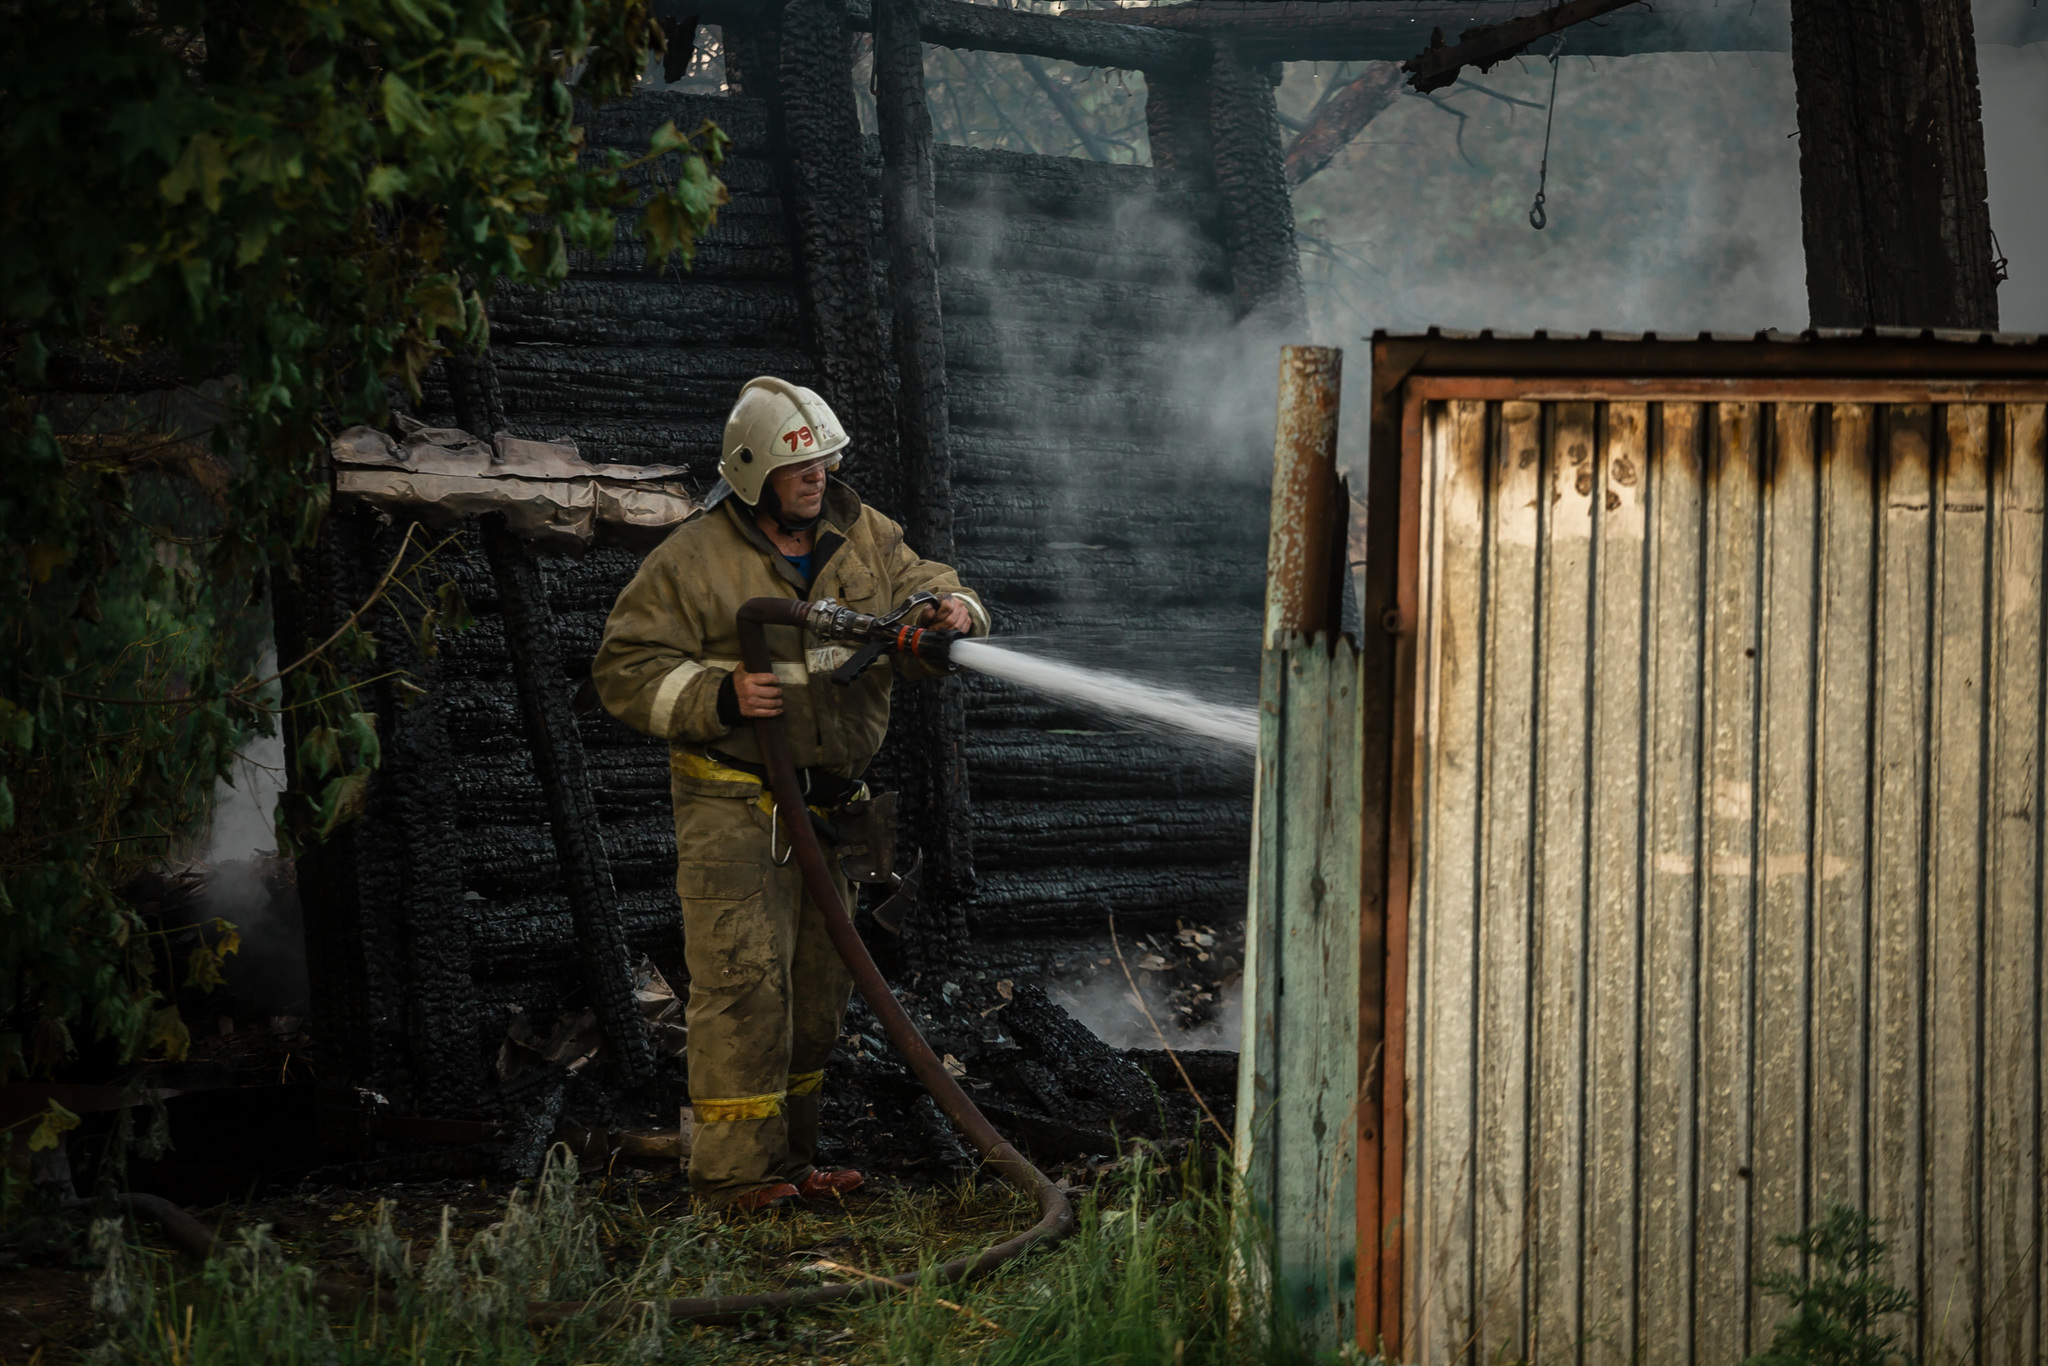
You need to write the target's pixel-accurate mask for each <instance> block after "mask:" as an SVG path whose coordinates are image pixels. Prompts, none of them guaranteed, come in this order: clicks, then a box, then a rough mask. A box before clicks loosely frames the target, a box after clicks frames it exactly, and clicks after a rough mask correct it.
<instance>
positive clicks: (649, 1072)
mask: <svg viewBox="0 0 2048 1366" xmlns="http://www.w3.org/2000/svg"><path fill="white" fill-rule="evenodd" d="M478 520H479V522H480V523H481V527H482V536H483V543H484V555H485V557H486V558H487V559H488V560H489V561H490V564H491V577H492V579H493V580H495V581H496V583H497V586H498V613H499V616H500V618H501V619H502V621H503V624H504V627H505V650H506V653H507V654H509V655H511V657H512V685H513V690H514V692H516V693H517V694H518V697H519V714H520V718H521V719H522V720H523V721H525V723H526V742H527V747H528V750H529V752H530V754H531V756H532V759H533V771H534V775H535V776H536V777H537V778H539V779H540V792H541V800H542V801H543V802H544V803H545V804H546V807H547V813H548V833H549V834H550V835H551V836H552V837H553V838H554V844H555V865H556V867H557V868H558V869H559V870H560V876H561V879H562V892H563V895H564V897H565V898H566V899H567V901H568V903H569V919H570V921H571V923H572V924H574V925H575V927H576V953H577V958H578V959H579V960H580V966H581V968H582V977H583V988H584V991H585V993H586V994H587V995H588V996H589V998H590V1005H591V1008H592V1009H593V1010H595V1011H596V1012H597V1019H598V1023H599V1024H600V1025H602V1026H603V1027H604V1033H605V1037H606V1038H607V1039H609V1040H610V1041H611V1045H612V1051H613V1063H614V1065H615V1067H616V1068H617V1070H618V1073H619V1075H620V1077H621V1079H622V1080H624V1081H625V1082H626V1083H627V1084H628V1085H639V1084H641V1083H643V1082H645V1081H648V1080H649V1079H651V1078H652V1077H653V1075H654V1045H653V1042H652V1041H651V1040H650V1039H649V1038H648V1037H647V1025H646V1022H645V1021H644V1020H643V1019H642V1017H641V1015H640V1009H639V1006H638V1005H636V1004H635V1003H634V1000H633V960H632V953H631V948H630V946H629V945H628V944H627V942H626V921H625V917H624V915H623V914H622V913H621V911H620V908H619V896H618V892H617V890H616V889H615V888H614V887H613V885H612V870H611V861H610V860H609V859H608V858H607V857H606V855H605V848H604V835H603V831H602V830H601V829H600V828H599V826H598V820H597V805H596V803H595V802H594V801H593V800H592V799H591V793H590V770H589V765H588V763H587V761H586V758H585V755H584V752H583V735H582V732H581V731H579V730H578V729H577V728H576V715H575V712H574V711H573V710H572V709H571V706H570V691H569V687H568V677H567V675H566V673H565V672H564V671H563V668H562V655H561V650H560V649H559V648H558V647H557V646H556V643H555V630H554V619H553V616H552V614H551V613H550V612H549V610H548V599H547V592H546V589H545V588H544V586H543V585H542V583H541V577H540V566H539V565H537V564H535V563H534V561H533V557H532V556H531V555H529V554H527V551H526V547H525V546H524V545H523V544H521V542H520V540H519V537H518V536H517V535H516V534H515V533H514V532H513V531H512V530H511V528H509V527H508V526H506V524H505V519H504V517H502V516H500V515H498V514H496V513H492V514H489V515H486V516H484V517H482V518H479V519H478Z"/></svg>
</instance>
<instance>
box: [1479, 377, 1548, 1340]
mask: <svg viewBox="0 0 2048 1366" xmlns="http://www.w3.org/2000/svg"><path fill="white" fill-rule="evenodd" d="M1542 419H1543V414H1542V409H1540V408H1539V407H1538V406H1537V405H1535V404H1533V403H1505V404H1502V405H1501V408H1500V418H1499V423H1500V426H1499V438H1498V441H1497V442H1496V448H1495V455H1494V468H1493V490H1494V491H1493V494H1492V498H1491V508H1490V517H1491V522H1492V526H1491V532H1490V536H1489V539H1488V546H1487V555H1488V565H1487V574H1488V582H1489V592H1488V597H1489V606H1490V610H1489V612H1488V614H1487V618H1486V653H1485V662H1484V665H1483V669H1484V683H1483V686H1484V688H1485V694H1486V703H1485V707H1484V710H1483V718H1484V724H1485V727H1486V737H1487V749H1486V768H1485V775H1486V776H1485V785H1484V790H1485V792H1486V805H1485V808H1484V813H1483V819H1482V821H1481V825H1480V835H1479V838H1480V855H1479V858H1480V887H1479V923H1478V936H1479V944H1478V957H1479V970H1478V978H1477V981H1476V983H1475V984H1474V988H1473V1000H1474V1010H1475V1013H1476V1015H1477V1019H1478V1029H1479V1046H1480V1048H1479V1057H1478V1059H1477V1072H1478V1077H1477V1082H1478V1086H1477V1105H1476V1109H1477V1113H1478V1133H1477V1136H1476V1140H1475V1145H1474V1151H1475V1157H1474V1161H1473V1169H1474V1172H1475V1180H1474V1193H1475V1196H1476V1204H1475V1208H1474V1210H1473V1266H1474V1275H1473V1326H1472V1330H1471V1335H1472V1339H1473V1342H1472V1351H1473V1354H1474V1356H1475V1358H1476V1359H1477V1360H1480V1361H1496V1360H1505V1361H1514V1360H1525V1359H1527V1358H1528V1355H1529V1350H1528V1343H1529V1336H1528V1319H1527V1310H1528V1284H1527V1282H1528V1266H1529V1263H1528V1252H1529V1236H1530V1226H1529V1222H1528V1192H1529V1134H1528V1099H1529V1092H1528V1081H1529V1052H1528V1050H1529V1019H1530V1014H1529V1009H1530V997H1529V987H1530V973H1529V918H1530V915H1531V913H1532V912H1531V904H1532V903H1531V900H1530V875H1531V872H1530V870H1531V863H1530V847H1529V845H1530V833H1531V822H1532V820H1533V818H1534V817H1533V813H1534V806H1533V804H1532V797H1531V793H1530V790H1529V752H1530V746H1531V745H1532V743H1533V732H1532V728H1531V720H1532V713H1533V710H1534V704H1535V695H1536V694H1535V689H1536V653H1535V652H1536V635H1535V625H1536V539H1537V532H1538V528H1539V524H1540V521H1541V518H1540V516H1539V509H1538V501H1539V492H1540V487H1541V485H1540V483H1539V480H1540V477H1541V472H1542V452H1543V446H1542V435H1543V433H1542Z"/></svg>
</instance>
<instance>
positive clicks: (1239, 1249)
mask: <svg viewBox="0 0 2048 1366" xmlns="http://www.w3.org/2000/svg"><path fill="white" fill-rule="evenodd" d="M1126 1165H1127V1169H1128V1170H1127V1171H1126V1172H1125V1173H1123V1174H1122V1179H1121V1180H1120V1181H1118V1182H1116V1183H1115V1184H1114V1185H1112V1186H1111V1187H1108V1188H1106V1189H1098V1191H1096V1192H1094V1193H1091V1194H1088V1195H1085V1196H1083V1197H1082V1198H1081V1199H1080V1201H1079V1202H1078V1205H1079V1208H1078V1215H1079V1218H1078V1226H1077V1228H1076V1230H1075V1233H1074V1235H1073V1237H1072V1238H1070V1239H1069V1240H1068V1241H1067V1243H1066V1244H1065V1245H1064V1246H1063V1247H1062V1248H1061V1249H1060V1250H1059V1251H1057V1252H1055V1253H1054V1254H1052V1255H1051V1256H1048V1257H1045V1258H1041V1259H1035V1260H1030V1261H1027V1262H1024V1263H1022V1264H1018V1265H1014V1266H1011V1267H1006V1268H1004V1269H1003V1270H1002V1271H1001V1272H999V1273H998V1274H997V1275H995V1276H992V1277H990V1278H989V1279H988V1280H986V1281H983V1282H980V1283H978V1284H976V1285H974V1286H970V1287H960V1288H951V1289H948V1288H939V1287H923V1286H920V1287H919V1288H918V1289H916V1290H915V1291H912V1292H910V1293H909V1294H907V1295H905V1296H902V1297H900V1298H897V1299H895V1300H892V1301H889V1302H886V1303H882V1304H878V1305H876V1306H874V1307H873V1308H872V1309H870V1310H868V1311H867V1312H868V1313H869V1314H871V1315H872V1316H874V1317H875V1318H876V1319H878V1320H879V1321H880V1324H881V1328H882V1331H881V1334H880V1341H879V1342H878V1343H877V1346H878V1348H879V1351H878V1352H877V1354H876V1355H877V1357H878V1358H879V1359H880V1360H882V1361H884V1362H886V1363H887V1366H925V1364H926V1363H936V1362H948V1363H952V1362H959V1363H974V1366H1101V1363H1116V1366H1224V1364H1225V1363H1229V1366H1269V1364H1270V1366H1281V1364H1282V1363H1297V1362H1303V1361H1306V1360H1307V1359H1308V1358H1307V1356H1306V1354H1305V1353H1304V1352H1303V1351H1302V1349H1301V1347H1300V1345H1299V1338H1298V1335H1297V1334H1296V1333H1295V1332H1294V1329H1293V1325H1292V1324H1291V1323H1289V1322H1288V1321H1287V1320H1286V1318H1285V1315H1284V1314H1283V1313H1282V1312H1281V1311H1280V1309H1279V1307H1278V1306H1277V1305H1276V1304H1273V1303H1271V1302H1269V1301H1268V1300H1267V1299H1266V1297H1265V1296H1264V1295H1263V1294H1262V1293H1261V1292H1260V1290H1259V1287H1261V1286H1263V1285H1264V1284H1266V1283H1267V1277H1265V1276H1264V1274H1263V1270H1264V1266H1265V1258H1266V1249H1265V1240H1264V1238H1263V1237H1262V1236H1260V1233H1259V1231H1258V1229H1257V1226H1256V1224H1255V1223H1254V1221H1252V1220H1251V1219H1250V1218H1248V1217H1245V1216H1244V1214H1243V1212H1242V1211H1239V1210H1233V1208H1232V1202H1231V1200H1230V1199H1229V1197H1228V1195H1227V1194H1226V1193H1225V1192H1222V1191H1218V1190H1215V1189H1213V1188H1208V1189H1205V1188H1203V1187H1202V1186H1201V1185H1199V1184H1198V1183H1195V1182H1193V1181H1188V1180H1186V1179H1185V1178H1188V1177H1190V1176H1192V1175H1193V1169H1192V1168H1190V1169H1186V1170H1183V1171H1181V1172H1179V1173H1174V1172H1167V1171H1162V1170H1160V1169H1159V1168H1157V1167H1155V1166H1152V1165H1150V1164H1149V1163H1147V1162H1146V1161H1145V1160H1144V1159H1143V1158H1142V1157H1139V1158H1133V1159H1130V1160H1129V1161H1128V1162H1127V1164H1126ZM1175 1176H1179V1177H1181V1178H1183V1180H1182V1182H1181V1183H1180V1184H1179V1188H1178V1190H1177V1191H1176V1192H1175V1193H1172V1194H1167V1193H1166V1192H1165V1188H1166V1187H1169V1186H1173V1185H1175V1184H1176V1183H1175V1181H1174V1179H1173V1178H1174V1177H1175ZM1234 1214H1235V1215H1237V1216H1238V1217H1233V1215H1234ZM948 1297H950V1298H951V1299H952V1303H950V1304H948V1303H947V1302H946V1299H947V1298H948Z"/></svg>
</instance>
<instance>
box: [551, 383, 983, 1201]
mask: <svg viewBox="0 0 2048 1366" xmlns="http://www.w3.org/2000/svg"><path fill="white" fill-rule="evenodd" d="M847 444H848V439H847V436H846V430H845V428H844V427H843V426H841V425H840V422H839V419H838V418H837V417H835V416H834V415H833V413H832V410H831V408H829V407H828V406H826V404H825V401H824V400H823V399H821V398H820V397H818V395H817V394H815V393H813V392H811V391H810V390H809V389H805V388H802V387H801V386H798V385H795V384H791V383H788V382H787V381H785V380H780V379H774V378H770V377H766V376H764V377H761V378H758V379H752V380H749V381H747V383H746V385H745V387H744V388H742V389H741V390H740V395H739V400H738V402H736V403H735V404H734V405H733V409H732V413H731V415H730V416H729V417H728V418H727V419H726V424H725V441H724V454H723V457H722V459H721V460H720V462H719V474H720V476H721V478H720V479H719V481H718V483H717V484H715V485H714V486H713V488H712V490H711V492H710V493H709V494H708V495H707V497H706V499H705V502H706V506H705V509H704V510H703V511H702V512H699V513H696V514H694V515H693V516H692V517H691V518H690V520H688V521H686V522H684V523H683V524H682V525H681V526H679V527H677V528H676V529H675V531H674V532H672V533H671V534H670V535H669V537H668V539H667V540H665V541H664V542H663V543H662V545H661V547H660V548H659V549H657V550H656V551H655V552H654V553H653V554H651V555H649V556H648V557H647V559H646V561H645V562H644V563H643V564H642V565H641V566H640V571H639V572H638V573H637V574H635V575H634V576H633V581H632V582H631V583H629V584H627V585H626V588H625V591H624V592H622V593H620V594H619V600H618V602H617V603H615V604H614V605H613V607H612V612H611V616H610V618H609V619H608V620H607V621H606V622H605V628H604V640H603V643H602V644H601V645H600V646H599V647H598V651H597V657H596V659H595V660H594V661H593V663H592V665H591V674H592V677H593V680H594V682H595V684H596V687H597V692H598V696H599V697H600V698H602V699H603V701H604V705H605V706H606V708H607V709H609V710H610V712H611V713H612V715H614V716H616V717H618V718H619V719H620V720H621V721H624V722H625V723H626V724H627V725H629V726H632V727H633V728H634V729H636V730H641V731H645V732H646V733H647V734H649V735H653V736H657V737H659V738H661V739H664V740H667V741H668V742H669V773H670V779H669V785H670V795H671V797H672V798H673V800H674V803H675V828H676V893H677V895H678V896H679V897H680V898H681V900H682V910H683V940H684V944H683V948H684V958H685V960H686V962H687V963H688V966H689V971H690V992H689V1007H688V1021H689V1069H690V1103H691V1107H692V1109H693V1111H694V1120H695V1125H696V1136H695V1140H694V1142H693V1144H692V1147H691V1151H690V1166H689V1178H690V1185H691V1189H692V1191H693V1192H694V1193H696V1194H697V1195H698V1196H699V1197H700V1198H701V1199H703V1200H705V1201H707V1202H709V1203H710V1204H712V1205H715V1206H718V1207H722V1208H725V1209H729V1210H737V1211H750V1210H759V1209H764V1208H768V1207H771V1206H775V1205H780V1204H783V1203H786V1202H788V1201H790V1200H792V1199H795V1198H798V1197H802V1198H806V1199H815V1198H820V1197H826V1196H833V1195H840V1194H844V1193H845V1192H846V1191H849V1190H852V1189H853V1188H854V1187H856V1186H858V1185H860V1183H861V1175H860V1173H858V1172H853V1171H826V1170H823V1169H820V1168H819V1167H817V1166H815V1165H814V1164H813V1161H812V1159H813V1157H814V1155H815V1153H816V1150H817V1141H818V1092H819V1086H820V1084H821V1082H822V1081H823V1079H824V1068H825V1060H826V1057H827V1055H828V1054H830V1052H831V1051H832V1047H833V1044H834V1043H835V1042H837V1040H838V1037H839V1026H840V1021H841V1020H842V1018H843V1017H844V1015H845V1012H846V1003H847V999H848V997H849V995H850V993H851V990H852V980H851V978H850V977H849V976H848V975H847V971H846V967H845V965H844V964H843V963H841V962H840V960H839V956H838V954H837V953H835V952H834V951H833V948H832V944H831V941H830V940H829V939H827V938H826V935H825V927H824V921H823V919H822V917H821V916H820V915H819V913H818V909H817V907H816V906H815V905H814V904H813V903H812V901H811V899H810V897H809V895H808V894H807V893H806V892H805V890H804V886H803V879H802V877H801V875H800V873H799V872H798V869H797V866H796V864H795V863H794V862H793V861H791V859H790V857H789V840H788V835H787V825H786V822H787V820H788V819H789V817H788V814H787V813H783V812H779V811H777V809H776V805H775V801H774V798H773V796H772V794H771V793H770V792H769V791H768V788H767V786H766V777H767V774H766V771H765V770H764V769H763V768H762V766H761V750H760V747H759V744H758V742H757V741H756V739H755V736H754V730H753V726H752V725H751V724H750V722H751V720H752V719H753V718H757V717H766V716H780V717H781V718H782V719H783V725H784V728H785V729H786V730H787V732H788V734H789V745H790V750H791V753H792V757H793V759H794V762H795V763H796V764H797V765H798V767H799V768H800V769H801V774H800V777H801V778H802V779H803V780H804V782H805V783H806V787H805V791H806V793H807V794H808V796H809V798H810V801H811V804H812V807H813V809H814V810H818V811H820V812H824V813H829V812H830V811H831V810H833V809H834V808H837V807H841V806H843V805H844V804H846V803H848V802H850V801H853V800H855V799H857V798H861V797H864V796H865V795H866V794H865V791H864V788H863V784H862V783H861V774H862V773H863V772H864V771H865V770H866V769H867V766H868V763H869V761H870V760H872V759H873V758H874V756H875V751H876V750H877V749H878V748H880V746H881V743H882V735H883V732H884V731H885V730H886V729H887V728H888V724H889V689H890V683H891V668H890V667H885V666H881V665H878V666H876V667H873V668H870V669H868V670H867V671H866V672H865V673H863V674H862V675H861V676H860V677H859V678H858V679H856V680H855V681H854V682H853V684H852V685H851V686H842V685H838V684H835V683H833V682H832V681H831V679H830V678H829V677H828V675H829V674H830V673H831V672H832V670H833V669H835V668H837V667H838V666H839V665H840V664H842V663H844V662H845V661H846V659H848V658H849V657H850V656H851V655H852V653H853V647H851V646H843V645H833V646H820V645H819V644H818V643H817V642H815V641H813V640H810V639H807V638H805V637H804V634H803V633H802V632H800V631H798V630H796V629H795V628H792V627H770V628H769V630H768V639H769V644H770V646H771V648H772V649H773V651H774V655H775V669H774V672H772V673H761V674H750V673H747V672H745V671H744V670H743V669H742V668H741V664H740V658H739V655H740V644H739V634H738V631H737V629H736V627H735V625H734V621H733V614H734V612H735V611H737V610H738V608H739V606H740V604H741V603H743V602H745V601H746V600H747V599H749V598H756V597H778V596H779V597H788V598H806V599H816V598H825V597H830V598H836V599H838V600H839V601H840V602H842V603H844V604H846V605H847V606H849V607H852V608H855V609H857V610H859V611H862V612H874V613H881V612H886V611H888V610H889V609H890V608H892V607H894V606H896V605H898V604H900V603H902V602H903V601H904V600H905V599H906V598H908V597H909V596H910V595H911V594H912V593H914V592H917V591H919V590H924V591H929V592H932V593H935V594H937V595H939V601H938V606H936V607H931V608H927V609H925V618H924V624H926V625H930V626H935V627H939V628H942V629H945V630H954V631H966V632H970V633H972V634H974V635H986V634H988V629H989V618H988V613H987V611H986V610H985V609H984V608H983V606H982V604H981V602H980V600H979V599H978V598H976V597H975V595H974V594H972V593H971V592H968V591H967V590H965V589H963V588H962V587H961V586H960V581H959V579H958V577H957V576H956V575H955V574H954V572H953V571H952V569H950V568H948V567H947V566H946V565H943V564H936V563H934V562H932V561H930V560H925V559H920V558H919V557H918V555H917V553H916V552H915V551H913V550H912V549H911V548H910V547H909V546H907V545H905V544H904V542H903V529H902V528H901V527H900V526H898V525H897V524H896V523H894V522H892V521H890V520H889V519H888V518H887V517H884V516H882V515H881V514H880V513H878V512H876V511H875V510H874V509H873V508H870V507H867V506H865V505H863V504H862V502H861V501H860V498H859V496H858V495H856V494H855V493H854V492H853V490H852V489H850V488H848V487H847V486H846V485H845V484H843V483H840V482H839V481H838V480H836V479H833V478H831V477H829V472H830V471H832V470H834V469H836V468H837V467H838V465H839V458H840V455H841V454H842V453H843V452H844V451H845V449H846V447H847ZM892 662H893V668H894V670H895V671H896V672H900V673H901V674H903V675H904V676H905V677H907V678H928V677H931V676H933V674H934V672H935V671H934V670H933V668H932V667H931V666H930V665H927V664H925V663H923V662H921V661H919V660H916V659H914V658H911V657H908V656H897V657H895V658H894V660H893V661H892ZM828 818H829V817H828ZM835 876H836V869H835ZM839 892H840V895H841V898H842V899H843V900H846V901H847V904H848V905H851V901H850V899H849V898H847V885H846V883H845V881H844V880H843V879H841V880H840V881H839Z"/></svg>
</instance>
